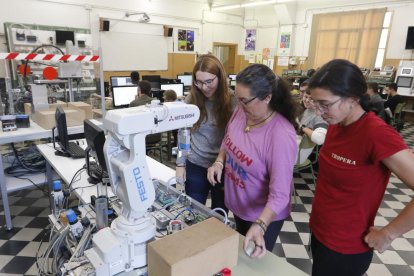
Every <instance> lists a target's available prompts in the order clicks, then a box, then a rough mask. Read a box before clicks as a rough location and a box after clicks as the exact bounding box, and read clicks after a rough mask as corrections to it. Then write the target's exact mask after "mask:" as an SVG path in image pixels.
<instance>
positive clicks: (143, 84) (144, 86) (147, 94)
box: [129, 80, 154, 107]
mask: <svg viewBox="0 0 414 276" xmlns="http://www.w3.org/2000/svg"><path fill="white" fill-rule="evenodd" d="M152 100H154V98H152V97H151V83H150V82H149V81H146V80H143V81H140V82H139V83H138V89H137V96H136V97H135V100H133V101H132V102H131V103H130V104H129V107H134V106H140V105H145V104H147V103H151V101H152Z"/></svg>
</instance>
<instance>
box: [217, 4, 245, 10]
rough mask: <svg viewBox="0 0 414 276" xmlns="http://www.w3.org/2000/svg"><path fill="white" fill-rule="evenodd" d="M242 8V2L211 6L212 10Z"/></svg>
mask: <svg viewBox="0 0 414 276" xmlns="http://www.w3.org/2000/svg"><path fill="white" fill-rule="evenodd" d="M239 8H241V5H240V4H237V5H224V6H215V7H214V6H213V7H212V8H211V10H212V11H225V10H233V9H239Z"/></svg>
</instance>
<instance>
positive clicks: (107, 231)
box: [85, 100, 200, 275]
mask: <svg viewBox="0 0 414 276" xmlns="http://www.w3.org/2000/svg"><path fill="white" fill-rule="evenodd" d="M199 116H200V111H199V109H198V107H197V106H195V105H190V104H185V103H182V102H171V103H165V104H160V103H159V101H157V100H155V101H152V103H151V105H147V106H138V107H133V108H127V109H118V110H110V111H108V112H107V114H106V116H105V120H104V125H105V128H106V130H107V131H108V137H107V140H106V142H105V146H104V154H105V160H106V165H107V169H108V175H109V177H110V182H111V187H112V190H113V192H114V194H115V195H117V196H118V198H119V199H120V200H121V202H122V212H121V214H120V215H119V216H118V218H117V219H115V220H114V221H113V222H112V225H111V228H108V227H107V228H104V229H101V230H100V231H99V232H98V233H97V234H96V235H95V236H94V238H93V247H92V249H90V250H87V251H85V255H86V256H87V257H88V259H89V260H90V261H91V263H92V264H93V266H94V267H95V269H96V275H114V274H117V273H119V272H122V271H129V270H132V269H134V268H137V267H142V266H144V265H146V262H147V260H146V244H147V242H148V241H149V240H151V239H153V237H154V235H155V222H154V219H153V218H152V217H151V216H150V215H149V213H148V208H150V207H151V205H152V204H153V202H154V201H155V190H154V186H153V183H152V180H151V176H150V174H149V170H148V165H147V162H146V151H145V136H146V135H148V134H153V133H159V132H164V131H169V130H173V129H178V128H183V127H191V126H192V125H193V124H194V123H195V122H197V120H198V118H199Z"/></svg>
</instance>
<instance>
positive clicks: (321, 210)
mask: <svg viewBox="0 0 414 276" xmlns="http://www.w3.org/2000/svg"><path fill="white" fill-rule="evenodd" d="M309 89H310V91H311V96H312V99H313V100H314V102H315V105H316V107H317V109H319V111H320V112H321V114H322V115H321V116H322V118H324V119H325V121H327V122H328V124H329V127H328V132H327V135H326V139H325V143H324V145H323V147H322V148H321V150H320V152H319V173H318V178H317V184H316V192H315V197H314V199H313V204H312V213H311V217H310V224H309V225H310V228H311V232H312V235H311V248H312V256H313V267H312V275H318V276H320V275H322V276H324V275H336V276H341V275H344V276H345V275H346V276H354V275H355V276H357V275H358V276H361V275H363V274H364V273H365V272H366V271H367V270H368V268H369V266H370V263H371V260H372V257H373V250H378V251H379V252H384V251H385V250H386V249H387V248H389V246H390V245H391V242H392V241H393V240H394V239H396V238H397V237H399V236H400V235H402V234H404V233H405V232H407V231H409V230H411V229H413V228H414V201H413V200H411V202H409V203H408V204H407V206H406V207H405V208H404V209H403V210H402V211H401V212H400V214H399V215H398V216H397V217H396V218H394V219H393V220H392V221H390V222H389V223H388V224H387V225H385V226H383V227H380V228H377V227H374V220H375V216H376V214H377V211H378V208H379V206H380V204H381V201H382V198H383V196H384V193H385V190H386V187H387V185H388V181H389V178H390V174H391V172H393V173H394V174H395V175H396V176H397V177H398V178H400V179H401V181H402V182H403V183H405V184H406V185H407V186H408V187H409V188H411V189H413V188H414V174H412V171H413V170H414V155H413V154H412V152H411V151H410V150H409V149H408V147H407V146H406V145H405V144H404V142H403V140H402V138H401V136H400V135H399V134H398V133H397V132H396V131H395V130H394V129H393V128H392V127H391V126H389V125H387V124H386V123H385V122H384V121H383V120H381V119H380V118H378V116H376V115H375V114H374V113H373V112H369V110H368V107H369V97H368V94H367V93H366V91H367V84H366V81H365V78H364V76H363V74H362V72H361V70H360V69H359V68H358V66H356V65H355V64H353V63H351V62H349V61H347V60H341V59H336V60H332V61H330V62H328V63H327V64H325V65H324V66H323V67H322V68H321V69H320V70H318V72H316V73H315V75H314V76H313V77H312V78H311V80H310V82H309Z"/></svg>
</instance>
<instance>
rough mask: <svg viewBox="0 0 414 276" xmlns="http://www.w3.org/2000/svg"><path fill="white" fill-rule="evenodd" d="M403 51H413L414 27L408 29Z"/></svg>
mask: <svg viewBox="0 0 414 276" xmlns="http://www.w3.org/2000/svg"><path fill="white" fill-rule="evenodd" d="M405 49H407V50H412V49H414V26H410V27H408V30H407V39H406V41H405Z"/></svg>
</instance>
